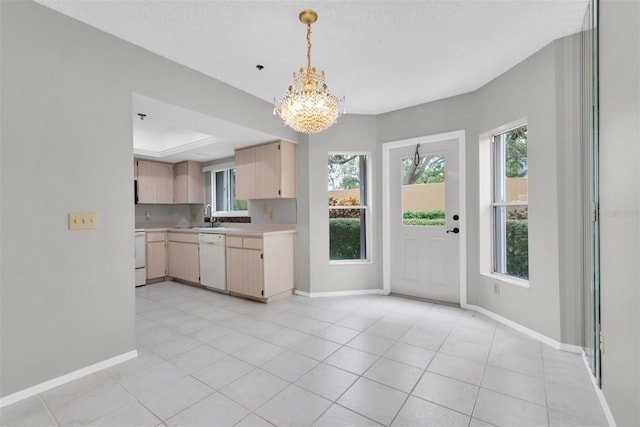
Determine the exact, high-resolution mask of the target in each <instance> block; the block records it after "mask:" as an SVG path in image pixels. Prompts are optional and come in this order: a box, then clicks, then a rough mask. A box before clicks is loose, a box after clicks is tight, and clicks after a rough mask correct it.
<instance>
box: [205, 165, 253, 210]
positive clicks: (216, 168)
mask: <svg viewBox="0 0 640 427" xmlns="http://www.w3.org/2000/svg"><path fill="white" fill-rule="evenodd" d="M235 167H236V164H235V162H227V163H220V164H217V165H210V166H204V167H203V168H202V172H203V173H205V172H210V173H211V216H212V217H230V216H249V211H248V210H242V211H233V210H231V211H230V210H218V209H217V206H216V201H217V197H216V173H217V172H224V171H229V170H231V169H235ZM205 188H206V186H205ZM205 200H206V197H205ZM227 206H233V201H232V200H227Z"/></svg>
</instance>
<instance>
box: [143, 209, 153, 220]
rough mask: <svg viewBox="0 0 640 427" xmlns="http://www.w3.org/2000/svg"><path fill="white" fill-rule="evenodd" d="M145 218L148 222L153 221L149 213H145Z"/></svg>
mask: <svg viewBox="0 0 640 427" xmlns="http://www.w3.org/2000/svg"><path fill="white" fill-rule="evenodd" d="M144 217H145V218H146V219H147V221H149V220H150V219H151V214H150V213H149V211H146V212H145V213H144Z"/></svg>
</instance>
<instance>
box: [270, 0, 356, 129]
mask: <svg viewBox="0 0 640 427" xmlns="http://www.w3.org/2000/svg"><path fill="white" fill-rule="evenodd" d="M298 18H299V19H300V21H301V22H302V23H303V24H306V25H307V68H306V69H304V68H300V69H299V70H298V71H297V72H295V71H294V73H293V84H292V85H291V86H289V90H288V92H287V95H286V96H285V97H284V98H283V99H282V101H280V102H278V101H277V100H276V99H275V98H274V108H273V114H274V115H275V114H278V115H279V116H280V118H282V120H284V123H285V125H287V126H289V127H290V128H292V129H294V130H296V131H298V132H302V133H317V132H321V131H323V130H325V129H326V128H328V127H329V126H331V125H332V124H334V123H335V122H336V120H338V117H340V116H341V115H342V114H343V113H344V97H342V98H340V99H338V97H336V96H335V95H333V94H332V93H331V92H329V89H328V88H327V84H326V83H325V80H324V71H320V70H316V69H315V67H312V66H311V24H313V23H314V22H316V21H317V20H318V14H317V13H316V12H314V11H313V10H303V11H302V12H300V15H299V16H298Z"/></svg>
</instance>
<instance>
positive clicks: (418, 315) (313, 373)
mask: <svg viewBox="0 0 640 427" xmlns="http://www.w3.org/2000/svg"><path fill="white" fill-rule="evenodd" d="M136 303H137V324H136V333H137V343H138V351H139V356H138V358H136V359H134V360H131V361H128V362H125V363H122V364H120V365H117V366H114V367H111V368H109V369H106V370H104V371H100V372H97V373H95V374H93V375H90V376H87V377H84V378H81V379H79V380H76V381H73V382H71V383H68V384H65V385H63V386H60V387H57V388H55V389H52V390H49V391H47V392H45V393H42V394H41V395H38V396H35V397H33V398H30V399H26V400H24V401H21V402H18V403H16V404H14V405H11V406H8V407H5V408H3V409H2V410H0V425H2V426H85V425H86V426H123V427H124V426H159V425H161V426H171V427H173V426H225V425H229V426H231V425H237V426H263V425H264V426H269V425H278V426H305V425H316V426H346V425H349V426H379V425H393V426H420V425H429V426H445V425H446V426H473V427H479V426H488V425H495V426H525V425H527V426H549V425H550V426H603V425H607V422H606V418H605V416H604V414H603V411H602V409H601V406H600V403H599V402H598V399H597V396H596V393H595V392H594V390H593V386H592V385H591V380H590V377H589V374H588V371H587V369H586V368H585V366H584V363H583V361H582V359H581V357H580V356H578V355H575V354H570V353H565V352H561V351H557V350H554V349H552V348H550V347H547V346H546V345H544V344H541V343H540V342H538V341H535V340H532V339H530V338H528V337H526V336H524V335H522V334H520V333H518V332H516V331H514V330H512V329H510V328H508V327H505V326H503V325H501V324H497V323H496V322H495V321H493V320H491V319H489V318H487V317H485V316H482V315H480V314H478V313H475V312H473V311H466V310H462V309H458V308H453V307H449V306H444V305H435V304H430V303H425V302H418V301H413V300H409V299H403V298H398V297H393V296H353V297H333V298H305V297H299V296H292V297H289V298H287V299H284V300H281V301H278V302H275V303H272V304H268V305H265V304H260V303H255V302H252V301H247V300H243V299H238V298H233V297H229V296H227V295H223V294H219V293H215V292H211V291H206V290H202V289H197V288H193V287H189V286H185V285H180V284H176V283H172V282H164V283H160V284H155V285H150V286H145V287H141V288H138V289H136Z"/></svg>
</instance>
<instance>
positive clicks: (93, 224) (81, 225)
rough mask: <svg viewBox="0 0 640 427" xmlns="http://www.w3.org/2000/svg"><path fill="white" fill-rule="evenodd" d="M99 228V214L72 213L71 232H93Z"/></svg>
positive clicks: (70, 215)
mask: <svg viewBox="0 0 640 427" xmlns="http://www.w3.org/2000/svg"><path fill="white" fill-rule="evenodd" d="M95 228H98V214H97V213H95V212H70V213H69V230H92V229H95Z"/></svg>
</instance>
